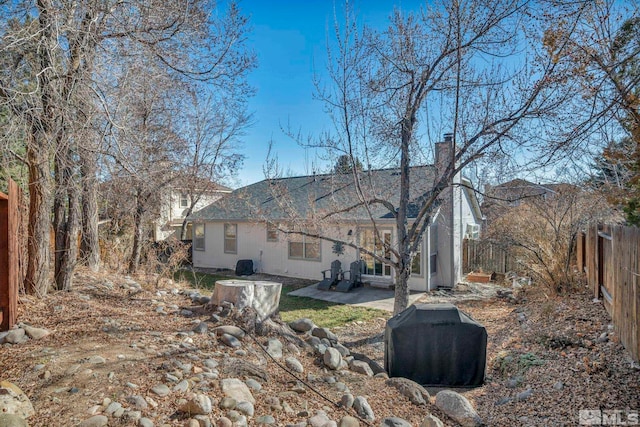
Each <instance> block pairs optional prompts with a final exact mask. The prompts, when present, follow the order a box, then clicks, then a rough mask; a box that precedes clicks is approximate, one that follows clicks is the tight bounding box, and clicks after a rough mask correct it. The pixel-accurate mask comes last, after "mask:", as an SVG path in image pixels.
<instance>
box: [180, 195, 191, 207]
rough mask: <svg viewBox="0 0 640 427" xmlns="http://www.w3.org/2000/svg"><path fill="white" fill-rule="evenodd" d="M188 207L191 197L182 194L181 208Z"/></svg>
mask: <svg viewBox="0 0 640 427" xmlns="http://www.w3.org/2000/svg"><path fill="white" fill-rule="evenodd" d="M187 206H189V196H187V193H180V207H181V208H186V207H187Z"/></svg>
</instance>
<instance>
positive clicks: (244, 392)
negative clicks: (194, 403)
mask: <svg viewBox="0 0 640 427" xmlns="http://www.w3.org/2000/svg"><path fill="white" fill-rule="evenodd" d="M220 387H221V388H222V392H223V393H224V394H225V396H227V397H231V398H233V399H235V400H236V402H242V401H247V402H251V403H252V404H255V403H256V399H255V398H254V397H253V395H252V394H251V391H250V390H249V387H247V385H246V384H245V383H243V382H242V381H240V380H239V379H237V378H225V379H223V380H221V381H220Z"/></svg>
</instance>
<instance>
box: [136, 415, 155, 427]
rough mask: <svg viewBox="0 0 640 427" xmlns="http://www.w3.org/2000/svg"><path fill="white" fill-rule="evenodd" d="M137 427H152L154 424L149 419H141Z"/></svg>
mask: <svg viewBox="0 0 640 427" xmlns="http://www.w3.org/2000/svg"><path fill="white" fill-rule="evenodd" d="M138 427H154V424H153V421H151V420H150V419H149V418H145V417H142V418H140V419H139V420H138Z"/></svg>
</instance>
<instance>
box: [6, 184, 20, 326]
mask: <svg viewBox="0 0 640 427" xmlns="http://www.w3.org/2000/svg"><path fill="white" fill-rule="evenodd" d="M8 193H9V194H4V193H0V331H6V330H8V329H10V328H11V327H12V326H13V325H14V324H15V322H16V316H17V314H18V290H19V287H20V283H21V282H22V279H23V274H22V265H23V263H22V260H21V258H22V257H21V253H22V248H21V247H20V239H19V235H20V228H21V217H20V204H21V197H20V195H21V192H20V190H19V189H18V186H17V185H16V183H15V182H13V181H12V180H9V190H8Z"/></svg>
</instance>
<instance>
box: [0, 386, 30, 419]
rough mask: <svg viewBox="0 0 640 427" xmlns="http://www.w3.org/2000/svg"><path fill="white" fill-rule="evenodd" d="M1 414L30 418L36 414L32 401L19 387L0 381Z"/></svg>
mask: <svg viewBox="0 0 640 427" xmlns="http://www.w3.org/2000/svg"><path fill="white" fill-rule="evenodd" d="M0 413H4V414H13V415H17V416H18V417H20V418H29V417H30V416H32V415H33V414H34V413H35V410H34V409H33V405H32V404H31V401H30V400H29V398H28V397H27V395H26V394H24V392H23V391H22V390H20V388H19V387H18V386H16V385H15V384H13V383H10V382H9V381H0Z"/></svg>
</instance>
